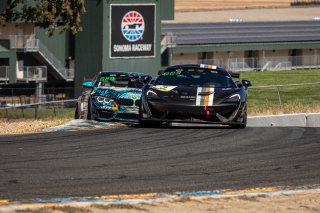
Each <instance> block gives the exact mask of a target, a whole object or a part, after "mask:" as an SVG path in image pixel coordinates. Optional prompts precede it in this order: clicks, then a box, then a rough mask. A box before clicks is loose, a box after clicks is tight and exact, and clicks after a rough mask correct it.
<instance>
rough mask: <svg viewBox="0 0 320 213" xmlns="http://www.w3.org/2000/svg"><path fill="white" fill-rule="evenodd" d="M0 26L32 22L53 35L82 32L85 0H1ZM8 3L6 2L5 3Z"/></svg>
mask: <svg viewBox="0 0 320 213" xmlns="http://www.w3.org/2000/svg"><path fill="white" fill-rule="evenodd" d="M1 1H3V2H4V3H2V6H3V7H4V10H3V11H0V12H1V13H0V24H2V25H3V24H5V23H8V22H16V21H22V22H31V23H35V24H37V25H39V26H41V27H44V28H47V30H48V32H49V33H50V34H52V33H53V32H54V31H55V30H56V29H59V30H60V31H61V32H63V31H65V30H67V29H70V30H71V31H72V33H74V34H75V33H77V32H79V31H81V30H82V29H81V26H80V16H81V15H82V14H83V13H85V7H84V3H85V0H32V1H31V0H1ZM5 1H6V2H5Z"/></svg>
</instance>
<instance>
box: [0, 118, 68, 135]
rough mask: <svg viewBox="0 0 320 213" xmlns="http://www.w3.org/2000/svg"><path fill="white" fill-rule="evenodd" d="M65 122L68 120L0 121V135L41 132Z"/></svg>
mask: <svg viewBox="0 0 320 213" xmlns="http://www.w3.org/2000/svg"><path fill="white" fill-rule="evenodd" d="M66 121H68V120H67V119H57V120H31V119H30V120H26V119H14V120H13V119H12V120H7V119H0V135H6V134H22V133H33V132H41V131H42V129H44V128H48V127H54V126H57V125H60V124H63V123H65V122H66Z"/></svg>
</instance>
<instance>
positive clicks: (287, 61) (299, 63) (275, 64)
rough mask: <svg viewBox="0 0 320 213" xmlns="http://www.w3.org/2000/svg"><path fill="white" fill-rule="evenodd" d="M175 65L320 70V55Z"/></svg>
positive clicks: (245, 70) (197, 60)
mask: <svg viewBox="0 0 320 213" xmlns="http://www.w3.org/2000/svg"><path fill="white" fill-rule="evenodd" d="M172 63H173V64H184V63H203V64H213V65H216V66H220V67H224V68H226V69H228V70H231V71H240V72H252V71H268V70H271V71H274V70H293V69H313V68H320V55H304V56H282V57H262V58H255V57H251V58H214V59H197V58H195V59H174V60H173V62H172Z"/></svg>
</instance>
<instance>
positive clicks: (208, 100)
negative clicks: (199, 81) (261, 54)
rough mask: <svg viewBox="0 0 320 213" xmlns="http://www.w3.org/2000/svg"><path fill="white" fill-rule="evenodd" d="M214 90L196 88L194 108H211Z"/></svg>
mask: <svg viewBox="0 0 320 213" xmlns="http://www.w3.org/2000/svg"><path fill="white" fill-rule="evenodd" d="M213 99H214V88H210V87H198V88H197V99H196V106H204V109H205V110H206V109H207V107H208V106H213Z"/></svg>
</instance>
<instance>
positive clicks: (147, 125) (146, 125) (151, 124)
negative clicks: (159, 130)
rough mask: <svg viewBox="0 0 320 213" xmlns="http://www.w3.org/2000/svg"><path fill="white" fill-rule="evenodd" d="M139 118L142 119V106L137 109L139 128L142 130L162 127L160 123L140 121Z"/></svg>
mask: <svg viewBox="0 0 320 213" xmlns="http://www.w3.org/2000/svg"><path fill="white" fill-rule="evenodd" d="M141 118H142V104H141V105H140V107H139V119H138V123H139V126H140V127H143V128H156V127H161V126H162V122H159V121H146V120H142V119H141Z"/></svg>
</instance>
